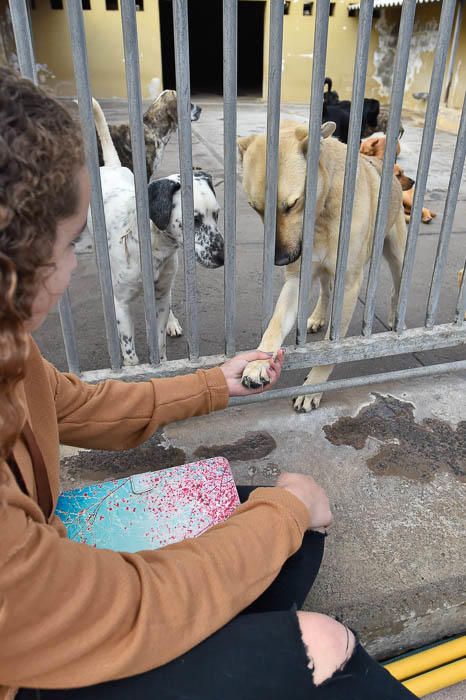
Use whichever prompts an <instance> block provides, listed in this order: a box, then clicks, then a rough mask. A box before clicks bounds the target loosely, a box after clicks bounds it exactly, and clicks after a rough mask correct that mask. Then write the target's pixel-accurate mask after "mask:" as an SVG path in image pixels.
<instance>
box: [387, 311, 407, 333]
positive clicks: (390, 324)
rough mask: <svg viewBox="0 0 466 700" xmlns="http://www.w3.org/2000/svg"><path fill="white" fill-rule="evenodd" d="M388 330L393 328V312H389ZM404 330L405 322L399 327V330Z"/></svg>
mask: <svg viewBox="0 0 466 700" xmlns="http://www.w3.org/2000/svg"><path fill="white" fill-rule="evenodd" d="M388 330H390V331H393V330H395V314H393V315H392V314H390V316H389V319H388ZM405 330H406V323H403V325H402V326H401V328H400V331H405Z"/></svg>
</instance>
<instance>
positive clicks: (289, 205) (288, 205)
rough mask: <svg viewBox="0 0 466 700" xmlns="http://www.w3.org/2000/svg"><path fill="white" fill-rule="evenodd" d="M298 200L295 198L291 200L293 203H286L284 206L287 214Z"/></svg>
mask: <svg viewBox="0 0 466 700" xmlns="http://www.w3.org/2000/svg"><path fill="white" fill-rule="evenodd" d="M297 201H298V200H297V199H295V200H294V202H291V204H285V206H284V211H285V214H288V212H289V211H291V210H292V209H293V207H294V206H295V205H296V203H297Z"/></svg>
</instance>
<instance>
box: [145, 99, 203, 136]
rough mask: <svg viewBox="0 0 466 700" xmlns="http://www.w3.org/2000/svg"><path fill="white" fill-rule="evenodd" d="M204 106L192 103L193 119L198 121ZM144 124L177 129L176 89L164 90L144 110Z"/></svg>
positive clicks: (150, 126) (151, 126) (152, 126)
mask: <svg viewBox="0 0 466 700" xmlns="http://www.w3.org/2000/svg"><path fill="white" fill-rule="evenodd" d="M201 112H202V107H199V105H196V104H193V103H191V121H192V122H197V120H198V119H199V117H200V116H201ZM144 124H145V125H146V126H147V127H149V128H159V129H160V128H162V127H163V126H164V125H165V128H167V129H168V128H171V129H176V127H177V125H178V108H177V102H176V92H175V90H164V91H163V92H161V93H160V95H159V96H158V97H157V98H156V99H155V100H154V101H153V102H152V104H151V105H150V106H149V107H148V108H147V110H146V111H145V112H144Z"/></svg>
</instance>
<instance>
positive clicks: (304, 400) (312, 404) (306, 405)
mask: <svg viewBox="0 0 466 700" xmlns="http://www.w3.org/2000/svg"><path fill="white" fill-rule="evenodd" d="M321 399H322V394H307V395H306V396H297V397H296V398H295V399H294V401H293V408H294V410H295V411H296V413H309V411H314V410H315V409H316V408H319V406H320V401H321Z"/></svg>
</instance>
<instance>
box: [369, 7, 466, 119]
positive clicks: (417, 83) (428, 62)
mask: <svg viewBox="0 0 466 700" xmlns="http://www.w3.org/2000/svg"><path fill="white" fill-rule="evenodd" d="M440 12H441V3H431V4H422V5H418V6H417V8H416V16H415V25H414V32H413V39H412V41H411V49H410V59H409V67H408V76H407V81H406V87H405V96H404V107H405V108H408V109H414V110H417V111H423V110H424V109H425V106H426V103H425V102H422V101H419V100H416V99H415V98H414V97H413V93H421V92H425V93H428V92H429V88H430V81H431V76H432V69H433V64H434V50H435V45H436V38H437V28H438V24H439V20H440ZM400 14H401V8H389V9H387V10H386V11H385V19H386V22H387V24H388V25H391V26H392V27H397V26H398V25H399V20H400ZM379 29H380V24H379V23H377V22H376V23H375V25H374V30H373V34H375V36H376V49H379V50H380V49H382V50H383V47H384V46H386V42H384V40H383V37H381V32H380V31H379ZM448 59H449V56H448V58H447V67H448ZM389 67H390V66H389ZM446 73H447V70H445V78H444V84H443V92H442V100H443V97H444V94H445V87H446ZM465 90H466V8H465V11H463V21H462V27H461V31H460V37H459V44H458V52H457V57H456V61H455V64H454V67H453V81H452V89H451V91H450V99H449V106H450V107H455V108H457V109H461V107H462V105H463V99H464V93H465Z"/></svg>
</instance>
